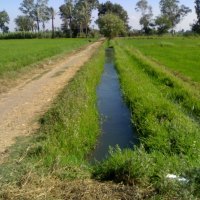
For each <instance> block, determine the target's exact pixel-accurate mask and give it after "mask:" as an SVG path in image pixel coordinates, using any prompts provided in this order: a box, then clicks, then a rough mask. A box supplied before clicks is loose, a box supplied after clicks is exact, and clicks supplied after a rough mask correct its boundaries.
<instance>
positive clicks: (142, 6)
mask: <svg viewBox="0 0 200 200" xmlns="http://www.w3.org/2000/svg"><path fill="white" fill-rule="evenodd" d="M135 9H136V11H139V12H141V15H142V16H141V18H140V25H142V27H143V30H144V32H145V33H146V34H149V33H150V31H151V27H150V24H151V20H152V17H153V13H152V7H151V6H149V5H148V2H147V0H140V1H138V2H137V4H136V8H135Z"/></svg>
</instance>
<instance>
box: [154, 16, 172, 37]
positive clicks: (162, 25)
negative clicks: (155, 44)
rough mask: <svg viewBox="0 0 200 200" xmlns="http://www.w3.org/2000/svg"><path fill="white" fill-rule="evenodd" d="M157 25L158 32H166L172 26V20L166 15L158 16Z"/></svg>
mask: <svg viewBox="0 0 200 200" xmlns="http://www.w3.org/2000/svg"><path fill="white" fill-rule="evenodd" d="M155 25H156V26H157V31H158V34H160V35H161V34H165V33H167V32H168V30H169V29H170V28H171V27H172V24H171V21H170V20H169V19H168V18H167V17H166V16H164V15H163V16H162V15H161V16H158V17H157V18H156V19H155Z"/></svg>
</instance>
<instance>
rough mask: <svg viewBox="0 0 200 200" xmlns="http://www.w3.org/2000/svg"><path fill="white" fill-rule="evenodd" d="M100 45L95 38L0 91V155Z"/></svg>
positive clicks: (28, 130) (32, 126) (31, 126)
mask: <svg viewBox="0 0 200 200" xmlns="http://www.w3.org/2000/svg"><path fill="white" fill-rule="evenodd" d="M100 45H101V42H95V43H93V44H91V45H90V46H88V47H87V48H86V49H84V50H82V51H80V52H77V53H75V54H74V55H72V56H70V57H67V59H63V60H62V61H61V62H58V63H57V64H56V65H55V66H53V68H52V70H51V71H49V72H47V73H46V74H41V76H39V77H38V78H37V79H35V80H32V81H30V82H29V83H27V84H26V85H24V84H22V85H21V86H18V87H17V88H14V89H12V90H10V91H9V92H8V93H5V94H0V157H1V154H2V155H3V152H5V150H6V149H7V147H9V146H11V145H12V144H13V143H14V142H15V138H16V137H18V136H24V135H28V134H30V133H31V132H32V131H33V130H35V129H36V128H37V127H38V123H37V122H38V120H37V119H38V118H39V116H41V114H43V113H44V112H45V111H47V109H48V107H49V106H50V105H51V102H52V100H53V99H54V98H55V97H56V96H57V94H58V93H59V92H60V91H61V89H62V88H63V87H64V86H65V85H66V84H67V83H68V82H69V80H70V79H71V78H72V77H73V76H74V75H75V74H76V72H77V71H78V70H79V69H80V67H81V66H83V64H84V63H85V62H86V61H87V60H88V59H89V58H90V57H91V56H92V54H93V53H94V52H95V50H96V49H97V48H98V47H100Z"/></svg>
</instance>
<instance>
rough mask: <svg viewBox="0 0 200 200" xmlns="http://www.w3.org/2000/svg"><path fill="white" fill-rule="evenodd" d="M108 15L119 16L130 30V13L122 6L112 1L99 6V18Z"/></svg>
mask: <svg viewBox="0 0 200 200" xmlns="http://www.w3.org/2000/svg"><path fill="white" fill-rule="evenodd" d="M107 13H113V14H114V15H117V16H118V17H119V18H120V19H121V20H122V21H123V22H124V24H125V25H126V26H127V28H128V20H129V18H128V13H127V11H126V10H124V8H123V7H122V6H121V5H120V4H116V3H112V2H110V1H107V2H106V3H101V4H99V6H98V16H101V15H105V14H107Z"/></svg>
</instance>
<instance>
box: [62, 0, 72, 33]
mask: <svg viewBox="0 0 200 200" xmlns="http://www.w3.org/2000/svg"><path fill="white" fill-rule="evenodd" d="M59 9H60V15H61V19H62V20H63V27H62V29H63V30H64V31H67V30H68V26H69V30H70V37H72V18H73V10H74V1H73V0H65V4H63V5H61V6H60V8H59ZM65 29H66V30H65Z"/></svg>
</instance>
